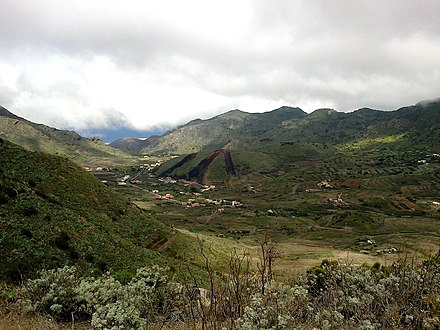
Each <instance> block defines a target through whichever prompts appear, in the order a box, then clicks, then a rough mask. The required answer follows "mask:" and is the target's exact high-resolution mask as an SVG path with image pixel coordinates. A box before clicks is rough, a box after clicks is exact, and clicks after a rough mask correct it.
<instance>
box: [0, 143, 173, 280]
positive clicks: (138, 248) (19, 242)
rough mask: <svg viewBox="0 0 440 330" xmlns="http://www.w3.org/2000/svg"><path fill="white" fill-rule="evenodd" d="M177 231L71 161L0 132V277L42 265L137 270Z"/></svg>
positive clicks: (158, 259)
mask: <svg viewBox="0 0 440 330" xmlns="http://www.w3.org/2000/svg"><path fill="white" fill-rule="evenodd" d="M177 235H178V234H177V233H176V232H174V231H172V230H171V229H170V228H168V227H167V226H165V225H163V224H162V223H160V222H158V221H157V220H155V219H154V218H152V216H151V215H149V214H148V213H147V212H144V211H142V210H140V209H139V208H137V207H136V206H134V205H133V204H131V203H130V202H129V201H128V200H127V198H125V197H124V196H122V195H121V194H119V193H117V192H115V191H113V190H112V189H110V188H108V187H107V186H105V185H104V184H102V183H101V182H100V181H98V180H97V179H96V178H95V177H93V176H92V175H90V174H89V173H87V172H85V171H84V170H83V169H82V168H81V167H79V166H77V165H75V164H74V163H72V162H71V161H69V160H67V159H65V158H61V157H54V156H51V155H47V154H43V153H39V152H29V151H27V150H25V149H23V148H21V147H19V146H17V145H14V144H12V143H10V142H8V141H5V140H3V139H0V253H1V258H0V260H1V267H0V280H15V281H18V280H20V279H21V278H22V277H26V276H28V275H32V274H34V273H35V272H36V271H37V270H39V269H42V268H53V267H59V266H62V265H65V264H76V265H78V266H80V267H82V268H84V269H95V270H97V271H106V270H114V271H118V270H126V271H131V270H134V269H136V268H138V267H141V266H143V265H145V264H150V263H155V262H159V263H160V262H161V260H163V257H162V256H161V255H160V254H158V253H157V252H155V251H154V250H158V249H161V248H162V249H164V245H165V244H168V245H169V246H170V247H171V244H170V243H171V242H173V241H174V240H175V239H176V237H177Z"/></svg>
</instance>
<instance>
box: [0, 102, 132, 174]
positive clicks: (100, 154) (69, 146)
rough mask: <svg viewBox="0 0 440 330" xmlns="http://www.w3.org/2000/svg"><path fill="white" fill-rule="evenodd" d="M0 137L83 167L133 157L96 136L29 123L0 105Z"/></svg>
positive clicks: (125, 160)
mask: <svg viewBox="0 0 440 330" xmlns="http://www.w3.org/2000/svg"><path fill="white" fill-rule="evenodd" d="M0 132H1V133H0V138H4V139H6V140H8V141H10V142H12V143H15V144H18V145H20V146H21V147H23V148H25V149H27V150H30V151H40V152H45V153H48V154H52V155H58V156H63V157H67V158H69V159H71V160H72V161H74V162H75V163H77V164H80V165H83V166H95V167H96V166H106V167H108V166H110V165H118V164H119V165H120V164H130V163H133V162H135V161H136V158H135V157H134V156H132V155H130V154H128V153H127V152H124V151H121V150H117V149H114V148H111V147H109V146H107V145H106V144H105V143H104V142H102V141H101V140H99V139H97V138H92V139H88V138H84V137H82V136H80V135H79V134H78V133H76V132H73V131H66V130H59V129H56V128H52V127H49V126H46V125H42V124H36V123H33V122H30V121H28V120H26V119H24V118H21V117H18V116H16V115H14V114H12V113H11V112H9V111H8V110H6V109H5V108H3V107H0Z"/></svg>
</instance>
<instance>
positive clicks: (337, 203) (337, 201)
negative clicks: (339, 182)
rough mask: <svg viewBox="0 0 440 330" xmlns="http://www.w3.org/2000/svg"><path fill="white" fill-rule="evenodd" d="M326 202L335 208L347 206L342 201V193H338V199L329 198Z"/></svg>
mask: <svg viewBox="0 0 440 330" xmlns="http://www.w3.org/2000/svg"><path fill="white" fill-rule="evenodd" d="M328 200H329V201H330V202H332V203H333V204H334V205H336V206H348V205H349V204H348V203H347V202H346V201H344V200H343V199H342V193H340V194H339V195H338V197H330V198H329V199H328Z"/></svg>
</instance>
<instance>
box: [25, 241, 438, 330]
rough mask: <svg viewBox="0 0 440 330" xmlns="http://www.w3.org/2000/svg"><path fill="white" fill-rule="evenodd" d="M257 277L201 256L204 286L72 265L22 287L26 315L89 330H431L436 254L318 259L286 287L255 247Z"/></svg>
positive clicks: (238, 263) (147, 272)
mask: <svg viewBox="0 0 440 330" xmlns="http://www.w3.org/2000/svg"><path fill="white" fill-rule="evenodd" d="M263 252H265V253H263V256H264V258H266V259H264V258H262V259H260V262H259V264H258V267H257V271H251V270H250V267H249V260H248V259H246V258H245V257H239V256H237V254H236V253H234V254H233V255H232V257H231V261H230V264H229V265H230V268H229V272H228V273H221V274H220V273H216V272H214V271H212V269H211V268H210V263H209V258H208V255H207V254H206V253H205V252H204V251H202V253H203V256H204V257H206V258H205V260H206V265H205V268H206V272H207V276H208V278H209V287H208V289H207V290H205V289H199V288H198V287H197V283H196V282H195V277H192V276H191V273H190V272H189V273H188V274H187V275H186V277H185V276H182V277H181V278H182V284H181V285H180V284H177V283H174V282H171V281H169V280H168V277H167V276H166V275H165V271H164V270H163V269H161V268H159V267H152V268H141V269H139V270H138V272H137V274H136V276H134V277H133V278H132V279H131V280H127V279H126V280H125V281H121V280H120V279H119V280H118V279H116V278H115V277H113V276H111V275H109V274H106V275H104V276H102V277H99V278H93V277H84V278H81V277H80V276H79V275H78V274H77V271H76V269H75V268H74V267H64V268H61V269H57V270H49V271H43V272H41V274H40V277H39V278H38V279H35V280H31V281H28V282H27V284H26V292H27V296H28V298H29V299H30V301H32V309H33V310H36V311H40V312H46V313H49V314H51V315H53V316H55V317H57V318H59V319H73V318H77V319H78V318H79V319H89V320H90V321H91V325H92V326H93V327H94V328H96V329H145V327H146V326H147V325H148V324H149V323H152V322H156V323H158V322H159V323H161V324H162V325H164V324H165V323H166V322H174V323H175V322H183V323H184V324H185V325H186V326H188V327H191V328H194V329H195V328H196V327H201V328H202V329H239V330H251V329H261V330H263V329H274V330H275V329H364V330H367V329H368V330H372V329H439V327H440V320H439V315H440V254H437V255H435V256H432V257H430V258H428V259H427V260H424V261H422V262H416V261H415V260H405V259H403V260H400V261H399V262H397V263H395V264H394V265H392V266H391V267H383V266H380V265H379V264H375V265H373V266H368V265H363V266H361V267H357V266H353V265H350V264H347V263H341V262H337V261H327V260H324V261H323V262H322V263H321V265H319V266H316V267H314V268H311V269H309V270H308V272H307V274H306V275H305V276H304V277H301V278H298V279H296V280H295V281H294V282H293V283H292V284H289V285H288V284H281V283H277V282H276V281H275V280H273V276H272V274H271V269H272V267H271V262H272V260H271V259H270V258H271V253H270V250H265V251H264V247H263Z"/></svg>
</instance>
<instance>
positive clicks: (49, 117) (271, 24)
mask: <svg viewBox="0 0 440 330" xmlns="http://www.w3.org/2000/svg"><path fill="white" fill-rule="evenodd" d="M0 13H1V19H0V104H1V105H3V106H5V107H6V108H8V109H9V110H10V111H12V112H14V113H15V114H17V115H20V116H23V117H25V118H27V119H30V120H32V121H36V122H40V123H44V124H47V125H51V126H55V127H58V128H73V129H76V130H79V131H81V130H86V129H87V130H93V129H102V128H116V127H118V126H125V127H128V128H132V129H133V128H134V129H141V130H152V129H155V128H158V127H159V128H160V127H170V126H173V125H176V124H182V123H185V122H187V121H189V120H191V119H194V118H198V117H199V118H209V117H211V116H213V115H215V114H218V113H221V112H225V111H227V110H231V109H236V108H238V109H241V110H244V111H248V112H262V111H269V110H272V109H275V108H277V107H280V106H282V105H291V106H298V107H300V108H302V109H304V110H305V111H307V112H311V111H312V110H314V109H317V108H320V107H331V108H334V109H336V110H338V111H352V110H354V109H358V108H361V107H364V106H367V107H372V108H377V109H396V108H398V107H401V106H405V105H411V104H414V103H416V102H418V101H420V100H423V99H430V98H436V97H439V96H440V1H438V0H417V1H414V0H369V1H353V0H332V1H328V0H322V1H320V0H316V1H313V0H304V1H299V0H285V1H281V0H278V1H277V0H271V1H264V0H253V1H250V0H221V1H220V0H218V1H209V0H200V1H195V0H185V1H181V0H175V1H171V0H160V1H146V0H138V1H136V0H124V1H113V0H102V1H101V0H69V1H67V0H38V1H35V0H1V1H0Z"/></svg>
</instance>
